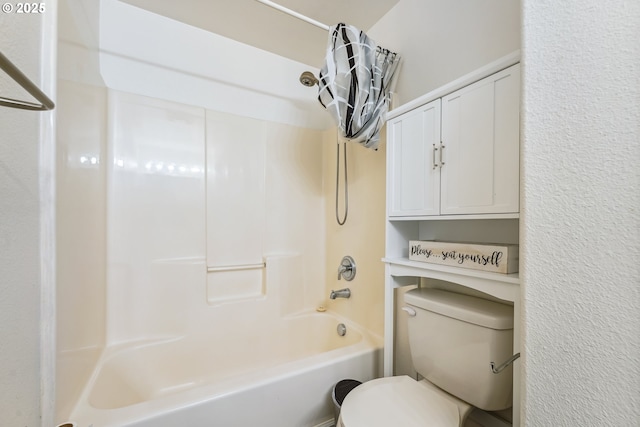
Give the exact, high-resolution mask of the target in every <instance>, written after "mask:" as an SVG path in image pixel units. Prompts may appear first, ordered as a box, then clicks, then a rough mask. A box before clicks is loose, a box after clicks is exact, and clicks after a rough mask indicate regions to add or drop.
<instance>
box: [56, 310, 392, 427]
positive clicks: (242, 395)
mask: <svg viewBox="0 0 640 427" xmlns="http://www.w3.org/2000/svg"><path fill="white" fill-rule="evenodd" d="M339 323H344V324H345V325H346V327H347V333H346V335H344V336H339V334H338V333H337V326H338V324H339ZM234 330H235V328H234ZM266 331H268V332H266ZM246 332H247V334H242V335H241V336H237V335H232V334H228V333H227V334H224V333H221V334H218V335H217V336H216V335H213V334H208V335H207V334H203V335H199V336H190V337H182V338H165V339H158V340H152V341H147V342H136V343H129V344H126V345H122V346H119V347H113V348H109V349H108V350H106V351H105V352H104V354H103V356H102V357H101V358H100V361H99V362H98V366H97V367H96V369H95V371H94V373H93V375H92V376H91V379H90V380H89V382H88V383H87V386H86V388H85V390H84V391H83V393H82V395H81V397H80V400H79V402H78V403H77V404H76V406H75V408H74V409H73V411H72V414H71V419H70V420H68V423H69V424H71V425H75V426H77V427H212V426H221V427H234V426H237V427H252V426H261V427H270V426H273V427H287V426H289V427H312V426H318V427H320V426H323V427H328V426H331V425H333V403H332V399H331V391H332V388H333V385H334V384H335V383H336V382H338V381H339V380H341V379H345V378H354V379H358V380H360V381H366V380H369V379H373V378H377V377H379V376H380V375H381V369H382V363H381V362H382V360H381V359H382V350H381V349H382V341H381V338H380V337H378V336H374V335H372V334H370V333H368V332H367V331H366V330H364V329H362V328H360V327H359V326H357V325H355V324H352V323H349V322H347V321H345V319H342V318H340V317H338V316H337V315H335V314H332V313H330V312H324V313H317V312H315V311H314V312H308V313H303V314H301V315H297V316H293V317H286V318H282V319H280V320H278V321H277V322H273V323H270V324H268V325H251V326H249V327H247V328H246Z"/></svg>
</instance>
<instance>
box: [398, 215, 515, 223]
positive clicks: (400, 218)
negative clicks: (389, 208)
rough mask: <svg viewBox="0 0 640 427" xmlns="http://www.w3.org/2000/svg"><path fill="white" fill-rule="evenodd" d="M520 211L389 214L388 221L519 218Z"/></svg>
mask: <svg viewBox="0 0 640 427" xmlns="http://www.w3.org/2000/svg"><path fill="white" fill-rule="evenodd" d="M519 218H520V214H519V213H505V214H473V215H471V214H469V215H432V216H388V217H387V221H391V222H393V221H443V220H452V219H455V220H470V219H519Z"/></svg>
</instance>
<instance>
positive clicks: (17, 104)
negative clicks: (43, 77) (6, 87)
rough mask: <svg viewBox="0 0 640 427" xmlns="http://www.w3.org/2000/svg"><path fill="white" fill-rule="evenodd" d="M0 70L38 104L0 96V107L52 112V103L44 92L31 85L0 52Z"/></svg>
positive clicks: (53, 105)
mask: <svg viewBox="0 0 640 427" xmlns="http://www.w3.org/2000/svg"><path fill="white" fill-rule="evenodd" d="M0 68H1V69H2V70H3V71H4V72H5V73H7V75H8V76H9V77H11V78H12V79H13V80H14V81H15V82H16V83H18V84H19V85H20V86H21V87H22V88H23V89H24V90H26V91H27V92H29V94H30V95H31V96H33V97H34V98H35V99H36V100H37V101H38V102H39V104H38V103H35V102H30V101H22V100H19V99H12V98H5V97H2V96H0V105H1V106H3V107H10V108H19V109H21V110H32V111H48V110H53V108H54V107H55V104H54V103H53V101H52V100H51V99H49V97H48V96H47V95H45V94H44V92H42V91H41V90H40V88H38V86H36V85H35V84H33V82H32V81H31V80H29V78H28V77H27V76H25V75H24V73H23V72H22V71H20V69H18V67H16V66H15V65H14V64H13V63H12V62H11V61H9V58H7V57H6V56H4V54H3V53H2V52H0Z"/></svg>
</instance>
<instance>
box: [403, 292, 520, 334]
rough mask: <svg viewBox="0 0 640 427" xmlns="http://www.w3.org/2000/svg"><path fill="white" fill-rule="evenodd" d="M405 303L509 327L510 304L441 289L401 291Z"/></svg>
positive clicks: (494, 326) (488, 325)
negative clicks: (403, 292)
mask: <svg viewBox="0 0 640 427" xmlns="http://www.w3.org/2000/svg"><path fill="white" fill-rule="evenodd" d="M404 300H405V302H406V303H407V304H409V305H412V306H415V307H417V308H421V309H423V310H427V311H431V312H433V313H438V314H441V315H443V316H447V317H452V318H454V319H458V320H462V321H463V322H468V323H473V324H475V325H478V326H483V327H485V328H491V329H513V306H511V305H508V304H502V303H499V302H494V301H489V300H486V299H483V298H478V297H473V296H470V295H463V294H457V293H454V292H449V291H444V290H441V289H431V288H418V289H413V290H411V291H409V292H407V293H405V294H404Z"/></svg>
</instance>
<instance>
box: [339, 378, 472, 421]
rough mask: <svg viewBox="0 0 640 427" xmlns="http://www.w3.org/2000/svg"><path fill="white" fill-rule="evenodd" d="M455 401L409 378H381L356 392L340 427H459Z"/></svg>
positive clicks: (347, 403) (342, 414)
mask: <svg viewBox="0 0 640 427" xmlns="http://www.w3.org/2000/svg"><path fill="white" fill-rule="evenodd" d="M460 418H461V417H460V412H459V408H458V405H456V404H455V403H453V402H452V400H451V397H450V396H449V397H445V393H444V392H443V391H438V390H436V389H435V388H432V387H430V386H428V385H426V384H425V383H424V382H418V381H416V380H414V379H412V378H410V377H408V376H399V377H387V378H379V379H376V380H372V381H368V382H366V383H364V384H362V385H359V386H358V387H356V388H355V389H353V390H352V391H351V392H350V393H349V394H348V395H347V397H346V398H345V400H344V402H343V404H342V408H341V409H340V420H339V422H338V426H339V427H389V426H402V427H429V426H433V427H459V426H460Z"/></svg>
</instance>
